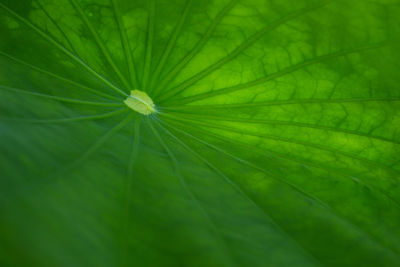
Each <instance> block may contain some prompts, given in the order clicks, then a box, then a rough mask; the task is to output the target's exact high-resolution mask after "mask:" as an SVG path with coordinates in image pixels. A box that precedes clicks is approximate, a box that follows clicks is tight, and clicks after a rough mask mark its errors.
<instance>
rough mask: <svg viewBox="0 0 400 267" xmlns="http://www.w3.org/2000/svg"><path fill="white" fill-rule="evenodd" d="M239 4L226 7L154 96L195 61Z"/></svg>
mask: <svg viewBox="0 0 400 267" xmlns="http://www.w3.org/2000/svg"><path fill="white" fill-rule="evenodd" d="M236 3H237V0H232V1H230V2H229V3H228V5H227V6H226V7H224V8H223V9H222V10H221V12H220V13H219V14H218V15H217V16H216V17H215V18H214V20H213V21H212V23H211V24H210V26H209V27H208V29H207V31H206V32H205V33H204V34H203V35H202V37H201V39H200V40H199V42H197V44H196V45H195V47H194V48H193V49H192V50H191V51H190V52H189V53H188V54H187V55H186V56H185V57H184V58H182V60H181V61H180V62H178V63H177V64H176V65H175V66H174V67H173V68H172V70H171V71H170V72H168V73H167V74H166V75H165V77H164V78H162V79H161V82H160V83H159V84H158V85H157V87H156V88H155V91H154V95H156V96H157V95H158V93H159V92H160V90H161V91H162V90H163V89H165V88H166V86H167V84H168V82H170V81H171V80H172V79H173V78H174V77H175V76H176V75H177V74H178V73H179V72H180V71H182V69H183V68H184V67H185V66H186V65H187V64H188V63H189V62H190V61H191V60H192V59H193V57H194V56H195V55H197V54H198V53H199V52H200V50H201V49H202V48H203V47H204V45H205V44H206V43H207V41H208V40H209V39H210V37H211V35H212V34H213V32H214V30H215V28H216V27H217V26H218V25H219V24H220V22H221V21H222V19H223V18H224V17H225V15H226V14H227V13H228V12H229V11H230V10H231V9H232V7H233V6H234V5H235V4H236Z"/></svg>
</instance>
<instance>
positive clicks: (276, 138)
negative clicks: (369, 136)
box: [163, 114, 399, 173]
mask: <svg viewBox="0 0 400 267" xmlns="http://www.w3.org/2000/svg"><path fill="white" fill-rule="evenodd" d="M163 115H164V116H166V115H165V114H163ZM173 118H174V119H176V120H181V121H185V120H186V122H191V123H194V124H197V125H202V126H205V127H211V128H214V129H220V130H223V131H228V132H235V133H239V134H244V135H249V136H254V137H258V138H265V139H270V140H274V141H279V142H285V143H289V144H296V145H301V146H305V147H311V148H315V149H318V150H323V151H326V152H329V153H333V154H340V155H343V156H345V157H348V158H352V159H355V160H357V161H360V162H362V163H364V164H365V165H366V166H368V165H370V164H373V165H375V166H379V167H381V168H384V169H388V170H390V171H393V172H397V173H399V171H398V170H395V169H393V168H391V167H390V166H387V165H385V164H382V163H380V162H376V161H373V160H370V159H367V158H363V157H359V156H357V155H354V154H350V153H346V152H343V151H340V150H333V149H332V148H330V147H326V146H323V145H319V144H314V143H310V142H304V141H298V140H292V139H288V138H285V137H281V136H275V135H270V134H258V133H253V132H249V131H246V130H241V129H237V128H235V127H229V126H227V125H219V124H218V125H217V124H213V123H209V122H204V121H197V120H190V119H186V118H183V119H182V118H178V117H175V116H174V117H173Z"/></svg>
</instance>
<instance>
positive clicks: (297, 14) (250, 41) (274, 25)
mask: <svg viewBox="0 0 400 267" xmlns="http://www.w3.org/2000/svg"><path fill="white" fill-rule="evenodd" d="M327 3H328V1H320V2H319V3H318V4H316V5H313V6H309V7H307V8H304V9H301V10H297V11H295V12H293V13H290V14H288V15H286V16H283V17H281V18H280V19H278V20H277V21H275V22H273V23H272V24H270V25H267V26H265V27H264V28H263V29H261V30H260V31H259V32H257V33H255V34H254V35H253V36H251V37H249V38H248V39H247V40H246V41H245V42H243V43H242V44H241V45H239V46H238V47H237V48H235V49H234V50H233V51H232V52H230V53H229V54H228V55H227V56H225V57H224V58H222V59H220V60H218V61H217V62H215V63H213V64H212V65H210V66H208V67H206V68H205V69H203V70H202V71H200V72H198V73H197V74H195V75H193V76H192V77H191V78H188V79H187V80H185V81H184V82H182V83H181V84H179V85H178V86H176V87H174V88H172V89H170V90H169V91H168V92H166V93H165V94H164V95H162V97H161V98H160V99H161V100H162V101H164V100H165V99H168V98H170V97H172V96H174V95H176V94H179V93H180V92H182V91H183V90H185V89H187V88H188V87H189V86H191V85H193V84H195V83H196V82H198V81H200V80H201V79H203V78H204V77H206V76H208V75H209V74H211V73H212V72H214V71H215V70H217V69H219V68H220V67H222V66H223V65H225V64H226V63H228V62H230V61H231V60H233V59H234V58H236V57H237V56H238V55H240V53H242V52H243V51H244V50H246V49H247V48H249V47H250V46H252V45H253V44H254V43H256V42H257V41H258V40H260V39H261V38H262V37H263V36H264V35H265V34H266V33H268V32H270V31H271V30H273V29H275V28H277V27H279V26H281V25H283V24H284V23H286V22H288V21H290V20H292V19H295V18H297V17H300V16H301V15H304V14H306V13H308V12H311V11H314V10H316V9H318V8H321V7H323V6H325V5H326V4H327Z"/></svg>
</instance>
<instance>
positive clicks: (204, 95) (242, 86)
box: [160, 43, 386, 105]
mask: <svg viewBox="0 0 400 267" xmlns="http://www.w3.org/2000/svg"><path fill="white" fill-rule="evenodd" d="M385 44H386V43H378V44H370V45H366V46H360V47H356V48H352V49H347V50H343V51H337V52H334V53H330V54H325V55H322V56H317V57H315V58H313V59H309V60H306V61H303V62H301V63H298V64H295V65H292V66H289V67H286V68H284V69H282V70H280V71H277V72H275V73H271V74H269V75H267V76H265V77H262V78H259V79H256V80H253V81H250V82H246V83H242V84H238V85H233V86H230V87H226V88H221V89H217V90H213V91H210V92H206V93H202V94H197V95H194V96H189V97H184V98H179V99H177V100H176V101H170V102H171V103H175V104H179V105H183V104H188V103H192V102H194V101H199V100H202V99H206V98H211V97H214V96H218V95H225V94H229V93H233V92H235V91H238V90H243V89H247V88H249V87H253V86H256V85H260V84H263V83H266V82H268V81H271V80H274V79H277V78H279V77H282V76H284V75H287V74H290V73H293V72H295V71H297V70H300V69H303V68H305V67H308V66H311V65H314V64H318V63H322V62H324V61H326V60H329V59H333V58H337V57H341V56H345V55H348V54H352V53H356V52H361V51H365V50H370V49H377V48H380V47H383V45H385ZM186 89H187V88H185V89H182V90H180V92H183V91H184V90H186ZM178 93H179V92H178ZM160 103H162V101H160Z"/></svg>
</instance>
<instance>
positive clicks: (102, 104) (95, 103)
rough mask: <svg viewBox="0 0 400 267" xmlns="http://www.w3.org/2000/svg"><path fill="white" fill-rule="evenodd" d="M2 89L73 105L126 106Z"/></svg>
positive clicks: (2, 86) (15, 89) (3, 86)
mask: <svg viewBox="0 0 400 267" xmlns="http://www.w3.org/2000/svg"><path fill="white" fill-rule="evenodd" d="M0 89H4V90H7V91H10V92H15V93H19V94H26V95H31V96H37V97H41V98H47V99H51V100H57V101H60V102H66V103H73V104H81V105H92V106H105V107H119V106H123V105H124V104H121V103H116V102H114V103H112V102H108V103H107V102H93V101H84V100H79V99H73V98H66V97H61V96H52V95H46V94H41V93H36V92H30V91H27V90H22V89H18V88H13V87H9V86H5V85H0Z"/></svg>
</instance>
